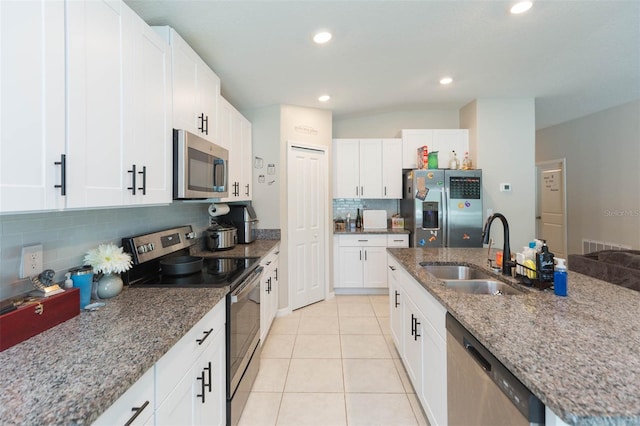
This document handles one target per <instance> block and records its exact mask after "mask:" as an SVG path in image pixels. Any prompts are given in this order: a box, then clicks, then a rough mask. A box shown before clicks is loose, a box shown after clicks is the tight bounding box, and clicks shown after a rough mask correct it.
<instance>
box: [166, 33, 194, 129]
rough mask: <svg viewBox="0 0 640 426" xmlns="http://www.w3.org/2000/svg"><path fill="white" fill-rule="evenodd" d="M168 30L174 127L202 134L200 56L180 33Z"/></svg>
mask: <svg viewBox="0 0 640 426" xmlns="http://www.w3.org/2000/svg"><path fill="white" fill-rule="evenodd" d="M161 28H166V27H161ZM167 30H168V31H169V33H167V34H166V36H168V37H169V38H168V40H170V43H171V54H172V57H171V63H172V77H171V78H172V83H173V127H174V128H176V129H184V130H188V131H190V132H191V133H195V134H200V133H201V132H200V130H198V125H197V124H199V123H197V122H198V119H197V110H198V104H199V94H198V62H199V58H198V55H197V54H196V52H194V51H193V49H191V46H189V45H188V44H187V42H185V41H184V39H183V38H182V37H180V35H178V33H176V32H175V31H174V30H173V29H168V28H167Z"/></svg>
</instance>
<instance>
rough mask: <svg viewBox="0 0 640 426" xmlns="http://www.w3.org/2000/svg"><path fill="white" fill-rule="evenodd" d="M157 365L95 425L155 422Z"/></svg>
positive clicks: (109, 425) (101, 416) (106, 425)
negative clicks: (155, 375) (155, 377)
mask: <svg viewBox="0 0 640 426" xmlns="http://www.w3.org/2000/svg"><path fill="white" fill-rule="evenodd" d="M154 373H155V367H151V368H150V369H149V370H147V372H146V373H144V375H143V376H142V377H140V378H139V379H138V381H137V382H135V383H134V384H133V386H131V387H130V388H129V389H128V390H127V391H126V392H125V393H124V394H123V395H122V396H121V397H120V398H118V400H117V401H116V402H115V403H114V404H113V405H112V406H111V407H109V409H108V410H107V411H105V412H104V413H102V414H101V415H100V417H98V419H97V420H96V421H95V422H94V423H93V424H94V425H96V426H97V425H105V426H111V425H123V424H130V425H152V424H154V413H153V409H154V407H155V392H154ZM129 422H130V423H129Z"/></svg>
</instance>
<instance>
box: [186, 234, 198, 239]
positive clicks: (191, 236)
mask: <svg viewBox="0 0 640 426" xmlns="http://www.w3.org/2000/svg"><path fill="white" fill-rule="evenodd" d="M185 236H186V237H187V240H192V239H194V238H195V237H196V233H195V232H188V233H187V234H186V235H185Z"/></svg>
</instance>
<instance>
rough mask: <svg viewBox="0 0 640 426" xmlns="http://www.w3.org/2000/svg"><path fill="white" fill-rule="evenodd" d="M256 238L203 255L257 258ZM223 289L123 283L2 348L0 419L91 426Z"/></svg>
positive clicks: (261, 250) (261, 244)
mask: <svg viewBox="0 0 640 426" xmlns="http://www.w3.org/2000/svg"><path fill="white" fill-rule="evenodd" d="M278 242H279V240H256V241H254V242H253V243H251V244H241V245H237V246H236V247H235V248H233V249H231V250H227V251H216V252H211V251H204V250H196V251H197V253H198V254H200V255H202V256H208V257H224V256H229V257H263V256H264V255H266V254H267V253H269V251H270V250H271V249H272V248H273V247H274V246H275V245H276V244H277V243H278ZM228 292H229V288H228V287H225V288H220V289H211V288H207V289H193V288H176V289H159V288H133V289H129V288H126V287H125V289H124V290H123V292H122V293H120V294H119V295H118V296H116V297H115V298H113V299H109V300H107V301H105V302H106V303H107V305H106V306H105V307H103V308H100V309H99V310H97V311H94V312H81V313H80V315H79V316H77V317H75V318H72V319H70V320H69V321H66V322H64V323H62V324H60V325H58V326H56V327H53V328H51V329H49V330H47V331H45V332H44V333H41V334H39V335H37V336H34V337H32V338H31V339H28V340H26V341H24V342H22V343H20V344H19V345H16V346H14V347H12V348H9V349H7V350H5V351H4V352H0V424H2V425H10V424H20V425H24V424H29V425H49V424H65V425H73V424H91V423H92V422H93V421H94V420H95V419H97V418H98V416H99V415H100V414H101V413H102V412H103V411H105V410H106V409H107V408H109V407H110V406H111V404H113V403H114V402H115V401H116V400H117V399H118V398H119V397H120V395H122V394H123V393H124V392H125V391H126V390H127V389H128V388H129V387H130V386H131V385H132V384H134V383H135V382H136V381H137V380H138V379H139V378H140V377H141V376H142V375H143V374H144V373H145V372H146V371H147V370H148V369H149V368H151V366H153V364H154V363H155V362H156V361H158V360H159V359H160V358H161V357H162V355H164V354H165V353H166V352H167V351H168V350H169V349H170V348H171V347H172V346H173V345H174V344H175V343H176V342H177V341H178V340H180V338H181V337H182V336H183V335H184V334H185V333H186V332H187V331H189V330H190V329H191V328H192V327H193V326H194V325H195V324H196V323H197V322H198V321H199V320H200V319H201V318H202V317H203V316H204V315H205V314H206V313H207V312H209V311H210V310H211V309H212V308H213V307H214V306H215V305H216V303H218V302H219V301H221V300H223V299H224V297H225V296H226V295H227V293H228Z"/></svg>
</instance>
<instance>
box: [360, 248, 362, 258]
mask: <svg viewBox="0 0 640 426" xmlns="http://www.w3.org/2000/svg"><path fill="white" fill-rule="evenodd" d="M360 260H362V250H360Z"/></svg>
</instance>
